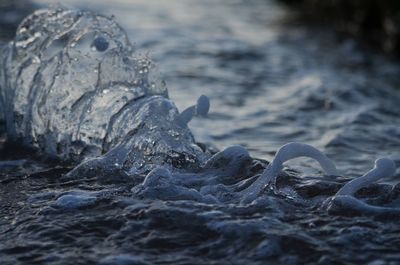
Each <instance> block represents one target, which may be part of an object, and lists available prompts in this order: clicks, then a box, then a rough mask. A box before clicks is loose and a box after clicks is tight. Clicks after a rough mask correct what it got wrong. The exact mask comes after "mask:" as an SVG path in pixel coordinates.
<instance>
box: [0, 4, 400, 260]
mask: <svg viewBox="0 0 400 265" xmlns="http://www.w3.org/2000/svg"><path fill="white" fill-rule="evenodd" d="M65 2H66V3H69V4H70V5H71V6H75V7H88V8H90V9H93V10H96V11H98V12H100V13H105V14H114V15H115V17H116V20H117V21H118V22H119V23H120V24H121V25H122V26H123V27H124V28H125V30H126V31H127V33H128V35H129V37H130V39H131V41H132V42H134V43H135V44H136V47H137V49H138V50H139V51H140V52H142V53H149V55H150V57H151V58H152V59H153V60H154V61H155V62H156V63H157V65H158V71H159V72H160V75H161V76H162V77H163V78H164V80H165V82H166V83H167V86H168V89H169V95H170V98H171V99H172V100H173V101H175V102H176V104H177V106H178V107H179V109H181V110H182V109H184V108H185V107H187V106H189V105H192V104H193V103H194V102H195V101H196V99H197V98H198V97H199V96H200V95H201V94H205V95H207V96H209V98H210V99H211V112H210V115H209V117H208V118H206V119H196V120H194V121H192V122H191V123H190V128H191V129H192V131H193V132H194V134H195V136H196V139H197V140H198V141H200V142H207V143H210V144H212V145H215V146H216V147H217V148H219V149H222V148H224V147H227V146H230V145H234V144H240V145H243V146H245V147H246V148H247V149H248V150H249V152H250V154H251V155H252V156H253V157H257V158H261V159H266V160H270V159H271V158H272V157H273V154H274V153H275V151H276V150H277V149H278V147H279V146H281V145H283V144H284V143H286V142H290V141H299V142H305V143H309V144H312V145H314V146H316V147H318V148H319V149H320V150H323V151H324V152H325V153H326V154H327V155H328V156H329V157H330V158H332V159H333V160H334V161H335V162H336V163H337V165H338V169H339V171H340V173H341V175H343V177H341V178H334V177H322V176H321V174H322V173H321V171H320V169H319V167H318V165H317V164H316V163H314V162H311V161H309V160H305V159H301V160H295V161H292V162H290V163H288V166H289V167H290V168H292V169H295V170H296V171H297V172H301V173H296V174H295V173H293V172H292V173H291V175H292V177H287V176H286V177H283V178H282V179H281V181H280V184H279V185H280V187H281V192H278V194H274V193H273V192H272V191H271V192H267V193H266V194H265V195H264V196H262V197H261V198H260V199H259V200H257V201H256V202H254V203H253V204H251V205H246V206H243V205H240V204H235V203H226V204H210V203H204V202H198V201H196V200H192V199H185V200H175V199H171V198H169V197H168V196H167V195H168V194H166V195H165V196H164V195H163V193H159V194H157V193H156V199H151V198H150V197H151V196H147V197H146V195H143V194H141V196H132V191H131V189H132V188H133V187H135V186H137V184H139V183H141V182H142V181H143V179H138V180H135V181H127V182H126V183H123V185H121V183H111V184H110V183H99V182H98V181H97V180H95V179H84V180H79V181H71V182H59V181H58V179H59V176H60V175H61V174H62V173H65V172H67V171H68V170H69V169H68V168H65V167H63V166H62V165H57V164H56V165H54V164H50V163H48V162H40V161H39V159H35V158H32V157H31V156H30V155H29V152H23V151H20V152H19V153H15V152H13V151H14V150H15V149H11V147H7V148H3V149H2V153H1V160H3V161H5V160H15V159H18V160H19V162H18V163H19V164H18V163H17V165H10V166H7V167H5V166H2V165H0V166H2V173H1V178H0V180H1V182H0V183H1V184H0V193H1V197H0V198H1V219H0V236H1V238H2V244H1V246H0V257H1V260H2V262H3V263H4V264H11V263H14V264H15V261H19V262H20V263H21V264H24V263H28V264H29V263H30V262H31V263H34V262H39V263H44V264H88V263H94V262H100V263H102V264H146V263H150V264H151V263H158V264H168V263H169V264H244V263H246V262H248V261H252V262H254V263H260V264H265V262H266V261H269V262H271V263H276V262H279V263H287V264H299V263H310V262H313V263H320V264H332V263H335V262H339V261H342V262H349V263H357V264H360V263H363V264H365V263H368V262H371V264H391V263H392V264H396V263H397V262H398V261H399V260H400V255H399V253H398V249H400V240H399V238H398V235H399V232H400V227H399V225H398V224H397V223H396V222H392V221H391V219H392V218H398V217H393V216H390V215H384V216H379V217H371V216H359V215H357V214H356V213H354V212H341V214H328V213H327V212H326V211H324V210H321V209H320V208H319V206H320V205H321V202H322V201H323V199H325V198H327V197H329V196H332V195H333V194H334V193H335V192H336V191H337V190H338V189H339V187H340V186H341V184H342V183H343V182H344V181H345V180H348V179H349V178H352V177H356V176H359V175H361V174H363V173H364V172H366V171H367V170H369V169H370V168H372V166H373V161H374V160H375V159H376V158H379V157H382V156H389V157H391V158H392V159H394V160H395V162H396V163H397V165H400V152H399V150H400V127H399V122H400V106H399V104H398V103H399V102H400V75H399V70H400V69H399V66H398V65H396V64H395V63H392V62H390V61H389V59H388V58H381V57H380V56H379V55H374V54H371V53H370V52H367V51H365V50H362V49H360V48H359V47H358V45H357V44H356V43H355V42H353V41H352V40H346V39H345V40H339V39H338V38H337V37H336V36H335V35H333V34H332V33H331V32H326V31H325V30H323V29H312V30H311V29H307V28H305V27H303V26H295V25H288V23H287V16H288V14H289V11H288V10H285V9H284V8H283V7H281V6H279V5H277V4H275V3H274V2H271V1H256V0H250V1H223V0H219V1H212V0H205V1H194V0H185V1H184V0H173V1H163V2H161V3H160V2H158V3H157V4H155V3H153V4H152V3H150V1H144V0H137V1H134V4H132V3H131V2H130V1H122V0H120V1H114V2H113V4H112V5H111V4H110V2H109V1H96V4H95V5H89V4H85V2H84V1H73V0H71V1H65ZM41 3H45V2H44V1H41ZM22 159H26V160H22ZM263 166H264V165H263V164H262V162H260V165H258V167H257V165H255V166H254V172H260V170H262V168H263ZM254 172H253V175H254ZM289 173H290V172H289ZM398 177H399V170H398V171H397V174H396V175H395V176H394V177H392V178H391V179H386V180H385V181H383V182H387V183H392V184H394V183H397V182H398V179H399V178H398ZM285 187H286V188H285ZM288 187H291V188H293V189H295V191H296V192H293V190H292V189H289V188H288ZM399 191H400V189H399V187H396V188H395V189H393V190H391V187H389V186H386V185H384V184H382V185H374V186H372V187H370V188H368V189H365V190H363V192H361V194H359V196H361V197H363V196H364V197H365V198H370V201H371V203H375V204H380V203H382V202H388V201H389V202H391V203H392V204H393V205H395V206H397V207H399V199H398V196H399ZM163 196H164V197H163ZM299 196H300V197H299ZM343 215H344V216H343ZM354 215H355V216H354ZM117 261H119V262H120V263H117ZM374 261H375V262H376V263H372V262H374Z"/></svg>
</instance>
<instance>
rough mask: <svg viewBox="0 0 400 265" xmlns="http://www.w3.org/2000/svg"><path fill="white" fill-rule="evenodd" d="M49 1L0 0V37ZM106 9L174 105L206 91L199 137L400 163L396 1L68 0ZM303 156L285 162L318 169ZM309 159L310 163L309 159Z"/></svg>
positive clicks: (349, 168) (356, 166) (351, 163)
mask: <svg viewBox="0 0 400 265" xmlns="http://www.w3.org/2000/svg"><path fill="white" fill-rule="evenodd" d="M54 3H55V2H53V1H48V0H36V1H22V0H17V1H15V0H14V1H6V0H0V28H1V30H0V38H1V40H2V41H4V42H5V41H8V40H11V39H12V37H13V34H14V31H15V29H16V27H17V25H18V23H19V22H20V21H21V19H22V18H23V17H24V16H26V14H29V13H30V12H32V10H34V9H37V8H39V7H44V6H47V5H49V4H54ZM62 4H63V5H65V6H68V7H71V8H80V9H90V10H93V11H95V12H99V13H102V14H106V15H109V16H111V15H114V16H115V19H116V21H117V22H118V23H120V24H121V25H122V26H123V27H124V28H125V30H126V31H127V33H128V35H129V37H130V39H131V41H132V43H134V44H135V47H136V51H137V52H138V53H141V54H148V55H149V57H150V58H152V59H153V60H154V61H155V63H156V65H157V66H158V68H157V69H156V70H155V71H157V72H159V73H160V76H161V77H162V79H164V80H165V82H166V84H167V87H168V89H169V95H170V97H171V98H172V100H173V101H174V102H176V105H177V106H178V108H179V109H181V110H182V109H184V108H186V107H187V106H189V105H192V104H194V102H195V101H196V99H197V98H198V97H199V96H200V95H201V94H205V95H207V96H209V97H210V99H211V113H210V115H209V118H207V119H197V120H194V121H192V122H191V124H190V127H191V128H192V130H193V132H194V134H195V136H196V139H197V140H198V141H201V142H207V143H209V144H211V145H214V146H216V147H217V148H220V149H221V148H224V147H227V146H230V145H234V144H240V145H243V146H245V147H246V148H248V149H249V151H250V153H251V155H252V156H254V157H258V158H264V159H268V160H269V159H271V158H272V156H273V154H274V152H275V151H276V150H277V148H278V147H279V146H281V145H283V144H285V143H287V142H291V141H301V142H305V143H309V144H313V145H315V146H317V147H318V148H321V149H322V150H324V151H325V152H326V153H327V154H328V155H329V156H331V157H332V158H333V159H334V160H335V161H337V162H338V165H339V169H340V170H341V172H342V173H343V174H346V175H349V176H357V175H359V174H360V172H365V171H367V170H368V169H370V168H371V166H372V165H373V161H374V160H375V159H376V158H378V157H381V156H390V157H391V158H393V159H394V160H395V161H396V162H397V164H398V165H399V162H400V153H399V150H400V129H399V126H398V124H399V122H400V118H399V116H400V106H399V104H398V103H399V102H400V89H399V85H400V75H399V73H400V72H399V65H398V62H397V56H398V55H399V30H400V28H399V27H400V23H399V21H400V18H399V16H400V12H399V11H400V4H399V2H398V1H378V0H366V1H362V0H347V1H345V0H329V1H328V0H327V1H317V0H302V1H301V0H299V1H295V0H281V1H272V0H263V1H260V0H201V1H199V0H168V1H148V0H130V1H128V0H114V1H105V0H98V1H88V0H87V1H85V0H67V1H62ZM310 163H311V162H310V161H308V160H301V161H298V162H297V164H296V163H294V164H291V166H292V165H293V167H295V168H297V169H299V170H301V172H305V173H309V174H316V173H317V172H318V167H317V166H316V165H315V164H312V163H311V164H310ZM310 165H312V166H310Z"/></svg>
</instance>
